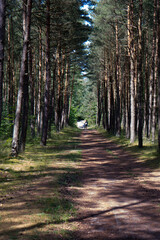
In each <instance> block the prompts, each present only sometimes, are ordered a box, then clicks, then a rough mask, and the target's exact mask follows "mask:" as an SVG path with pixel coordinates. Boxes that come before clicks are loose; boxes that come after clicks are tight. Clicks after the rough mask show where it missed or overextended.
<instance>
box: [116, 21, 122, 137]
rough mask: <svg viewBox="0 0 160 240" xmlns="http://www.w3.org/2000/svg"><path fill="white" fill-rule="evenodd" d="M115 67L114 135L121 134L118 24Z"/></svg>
mask: <svg viewBox="0 0 160 240" xmlns="http://www.w3.org/2000/svg"><path fill="white" fill-rule="evenodd" d="M115 28H116V66H115V83H116V135H117V136H120V134H121V118H120V96H119V80H120V76H119V69H120V66H119V65H120V63H119V43H118V23H117V22H116V26H115Z"/></svg>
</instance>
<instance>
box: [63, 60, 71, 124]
mask: <svg viewBox="0 0 160 240" xmlns="http://www.w3.org/2000/svg"><path fill="white" fill-rule="evenodd" d="M69 75H70V60H69V56H67V61H66V76H65V88H64V126H67V124H68V110H69V106H68V97H69V77H70V76H69Z"/></svg>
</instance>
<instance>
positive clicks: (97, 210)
mask: <svg viewBox="0 0 160 240" xmlns="http://www.w3.org/2000/svg"><path fill="white" fill-rule="evenodd" d="M81 139H82V150H83V161H82V163H81V166H80V167H81V169H82V172H83V186H82V187H81V188H78V189H77V190H78V192H79V195H78V197H77V199H76V202H77V204H78V206H80V209H79V217H78V218H77V219H73V220H71V222H77V224H78V225H79V231H78V233H77V234H78V236H77V238H78V237H79V238H80V239H97V240H99V239H106V240H110V239H114V240H115V239H116V240H118V239H119V240H120V239H128V240H129V239H130V240H131V239H139V240H147V239H150V240H158V239H160V205H159V201H160V191H159V189H160V188H159V182H158V181H160V174H159V173H158V172H156V171H155V172H152V173H150V171H151V170H148V169H147V168H144V166H143V168H142V166H141V163H140V162H138V160H137V159H136V158H135V157H133V156H131V155H130V154H129V153H126V152H124V151H123V150H122V149H121V148H120V147H118V146H117V145H116V144H114V143H112V142H110V141H109V140H106V139H104V138H103V137H102V136H100V135H99V134H98V133H97V132H96V131H90V130H86V131H83V133H82V136H81Z"/></svg>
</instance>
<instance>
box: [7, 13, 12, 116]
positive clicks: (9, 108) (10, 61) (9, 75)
mask: <svg viewBox="0 0 160 240" xmlns="http://www.w3.org/2000/svg"><path fill="white" fill-rule="evenodd" d="M7 72H8V76H7V78H8V112H9V117H10V118H11V116H12V113H13V74H12V56H11V21H10V18H8V66H7Z"/></svg>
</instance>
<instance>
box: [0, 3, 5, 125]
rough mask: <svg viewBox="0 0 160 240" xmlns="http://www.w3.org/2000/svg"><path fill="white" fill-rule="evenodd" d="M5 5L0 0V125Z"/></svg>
mask: <svg viewBox="0 0 160 240" xmlns="http://www.w3.org/2000/svg"><path fill="white" fill-rule="evenodd" d="M5 7H6V0H0V125H1V120H2V109H3V94H2V93H3V77H4V72H3V64H4V40H5Z"/></svg>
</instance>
